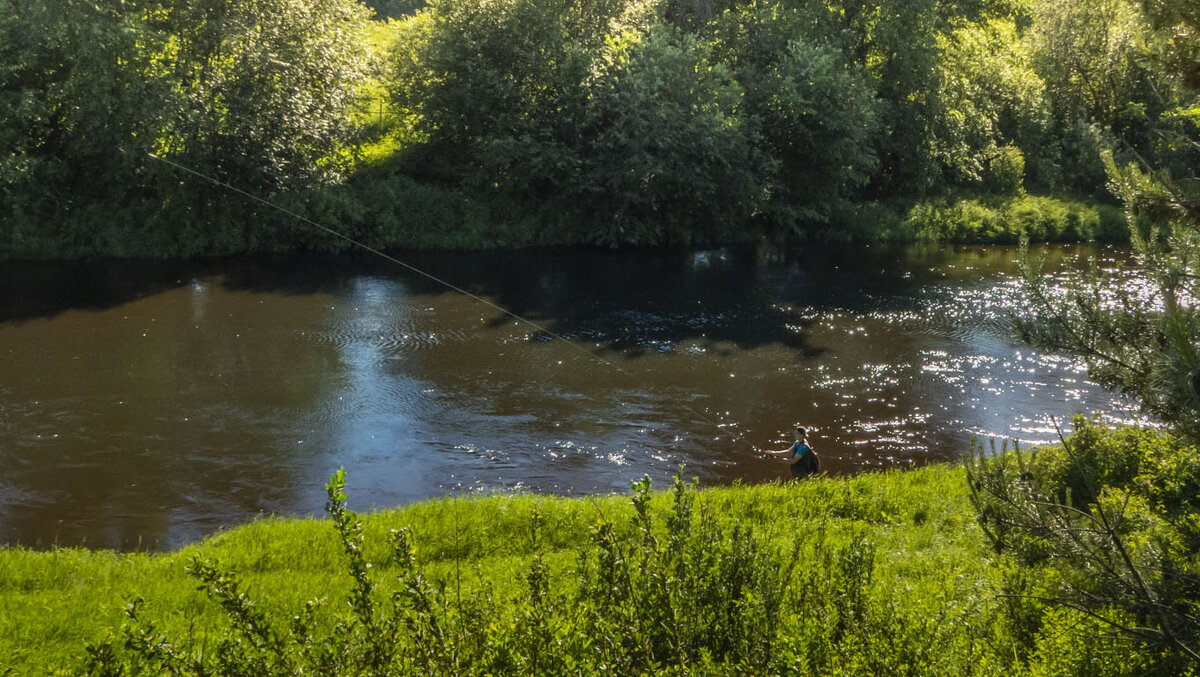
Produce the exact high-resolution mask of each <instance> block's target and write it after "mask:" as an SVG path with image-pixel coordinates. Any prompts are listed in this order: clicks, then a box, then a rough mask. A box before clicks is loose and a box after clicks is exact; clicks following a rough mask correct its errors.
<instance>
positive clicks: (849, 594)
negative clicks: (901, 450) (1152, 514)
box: [80, 471, 978, 675]
mask: <svg viewBox="0 0 1200 677" xmlns="http://www.w3.org/2000/svg"><path fill="white" fill-rule="evenodd" d="M344 482H345V476H344V474H343V473H342V472H340V471H339V472H338V473H336V474H335V475H334V476H333V477H332V478H331V480H330V483H329V485H328V486H327V491H328V496H329V502H328V504H327V511H328V513H329V514H330V516H331V518H332V523H333V526H334V528H335V530H336V532H337V534H338V540H339V542H340V546H341V550H342V554H343V562H344V571H345V572H346V576H347V578H348V579H349V585H348V586H347V588H346V589H347V590H348V592H347V593H346V597H345V600H344V603H343V604H341V605H336V606H335V607H334V608H331V607H330V605H329V603H328V602H327V601H325V600H313V601H311V602H309V603H307V604H305V605H304V608H303V609H302V610H300V611H299V612H298V613H294V614H292V615H290V616H289V615H287V614H280V613H278V612H273V611H269V610H267V609H266V607H265V606H264V605H262V604H260V603H258V602H257V601H256V600H255V599H254V598H253V597H252V596H251V595H250V594H249V592H248V591H247V590H246V589H245V587H244V586H243V584H242V583H241V578H240V576H239V575H238V574H236V573H235V572H233V571H232V570H230V569H229V568H227V567H223V566H221V565H220V564H218V563H216V562H215V561H212V560H204V559H199V558H194V559H193V560H192V561H191V563H190V564H189V565H188V567H187V569H188V574H189V575H190V576H191V577H192V578H193V579H194V580H195V581H196V582H197V583H198V585H199V587H200V589H201V590H203V591H204V592H205V593H206V595H207V596H208V597H209V598H210V599H211V600H212V601H214V602H216V604H217V605H218V606H219V607H220V608H221V609H222V611H223V613H224V616H225V618H226V623H225V624H224V626H223V627H218V628H195V627H193V631H192V633H190V634H189V635H187V636H184V637H171V636H168V635H167V634H166V633H164V632H162V631H160V630H159V629H158V628H157V626H156V624H155V623H154V622H153V620H151V619H150V618H148V617H147V614H146V612H145V608H144V603H143V602H142V601H140V600H138V601H135V602H133V603H131V604H130V605H129V606H128V607H127V608H126V622H125V623H124V624H123V626H122V627H121V628H120V629H119V630H116V631H114V632H113V633H111V634H110V636H109V637H108V638H107V639H104V640H102V641H99V642H95V643H93V644H91V645H89V647H88V650H87V655H86V657H85V658H84V660H83V662H82V664H81V666H80V667H81V671H82V672H83V673H84V674H105V675H135V674H161V673H164V672H168V673H171V674H180V675H200V674H214V673H215V674H228V675H250V674H254V675H276V674H279V675H283V674H296V673H305V674H325V675H334V674H338V675H342V674H371V675H389V674H413V673H417V672H419V673H421V674H431V675H437V674H456V675H457V674H517V673H521V674H523V673H533V674H547V673H549V674H596V673H598V672H613V673H616V674H664V673H665V674H678V673H681V672H688V673H692V672H695V673H700V674H732V673H739V674H740V673H745V672H748V671H749V672H757V673H762V672H783V671H790V670H798V669H799V670H803V669H810V670H815V671H819V672H829V673H845V674H860V673H862V672H866V671H879V670H886V669H887V667H888V666H895V665H906V666H909V669H910V670H911V671H912V673H913V674H928V673H930V672H936V671H945V670H950V671H953V672H959V673H969V672H972V671H974V667H978V666H977V665H975V666H972V662H971V659H970V657H969V656H970V644H969V643H968V644H966V645H962V644H961V643H960V641H959V640H952V638H951V633H952V631H953V627H954V626H953V625H952V624H947V623H940V622H938V620H937V619H936V618H929V619H926V620H924V621H917V620H915V619H913V618H906V617H901V616H898V615H897V614H896V613H895V609H896V607H894V606H892V604H894V603H889V602H887V601H886V600H885V599H883V598H880V597H878V594H879V593H878V592H877V590H876V587H875V586H874V585H873V580H874V572H875V570H876V566H877V564H876V548H875V546H874V545H873V543H872V542H871V541H869V540H868V539H867V538H865V537H864V536H863V534H862V533H861V532H859V533H858V534H857V535H855V536H852V537H850V538H849V539H848V540H844V541H842V543H841V544H840V545H838V544H835V541H834V540H833V539H832V538H830V537H829V536H828V535H827V534H826V531H825V529H824V528H823V527H818V528H817V529H816V531H815V536H814V537H812V538H807V539H798V538H785V539H782V540H780V539H766V538H763V537H762V536H759V535H756V534H755V533H754V532H753V531H752V530H750V529H748V528H746V527H743V526H741V525H737V524H734V525H732V526H729V525H728V524H727V523H726V522H725V521H724V520H721V519H719V518H718V516H717V515H716V514H715V511H714V509H712V508H710V507H707V506H706V505H705V504H704V502H703V501H701V500H699V499H701V496H700V495H699V494H698V493H697V492H696V489H695V487H694V486H692V485H688V484H686V483H684V482H683V481H682V480H680V479H678V478H677V479H676V481H675V484H674V487H673V490H672V492H671V504H670V506H669V508H668V509H667V510H666V511H665V512H660V511H658V510H656V509H654V508H653V506H652V503H653V502H654V498H655V497H654V494H652V493H651V492H650V483H649V481H648V480H641V481H639V482H635V483H634V485H633V494H632V496H631V500H630V503H631V505H632V515H631V516H630V519H629V521H623V520H622V521H610V520H608V519H606V518H605V517H604V515H603V513H602V512H601V516H600V519H599V521H598V522H597V523H596V525H595V527H594V528H593V530H592V532H591V537H590V539H589V540H590V544H588V545H585V546H583V547H581V548H580V549H579V550H578V552H577V557H576V559H575V561H574V563H573V564H572V563H571V562H570V561H564V562H554V561H552V560H551V559H550V558H549V556H548V555H547V554H546V553H545V552H544V550H543V548H544V546H543V543H542V539H543V535H542V534H543V531H544V530H545V528H546V520H547V516H545V515H543V514H542V513H540V512H539V511H536V510H535V511H533V512H532V513H531V514H530V515H529V517H528V520H527V525H528V526H527V532H526V536H527V538H528V541H529V548H530V550H531V552H532V553H533V554H532V556H531V557H529V558H528V559H526V560H524V562H523V565H522V568H521V570H520V571H519V573H518V574H517V576H516V578H517V581H516V582H517V584H516V585H515V586H514V587H512V588H510V589H511V591H512V592H511V594H510V596H507V597H504V598H501V597H498V596H497V595H496V594H495V593H494V591H493V590H492V588H491V587H490V586H487V585H484V586H478V587H473V588H472V587H467V586H464V585H463V582H462V579H461V578H460V576H459V574H457V573H455V574H453V575H450V576H433V575H430V574H429V573H427V571H426V566H425V564H424V563H423V558H422V557H421V555H420V553H419V551H418V550H417V547H416V544H415V542H414V540H413V538H412V535H411V532H409V531H408V530H406V529H400V530H393V531H392V532H391V535H390V539H389V540H390V548H389V550H390V553H389V555H388V556H387V561H386V562H378V561H375V562H372V561H371V559H369V558H368V556H367V551H368V550H369V547H368V545H367V544H366V543H365V539H364V535H363V531H362V527H361V521H360V520H359V519H358V517H357V516H356V515H355V514H354V513H352V512H350V511H349V510H348V509H347V508H346V504H345V501H346V495H345V493H344ZM388 579H390V580H391V582H390V583H388V582H385V581H386V580H388ZM944 613H945V612H944ZM956 613H958V612H956ZM961 613H968V612H967V611H966V610H962V611H961ZM935 647H940V649H935ZM951 647H954V648H953V649H951Z"/></svg>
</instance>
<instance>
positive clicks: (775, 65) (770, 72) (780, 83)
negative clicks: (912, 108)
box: [714, 5, 881, 233]
mask: <svg viewBox="0 0 1200 677" xmlns="http://www.w3.org/2000/svg"><path fill="white" fill-rule="evenodd" d="M809 26H810V22H809V20H808V19H807V17H806V16H805V14H803V13H802V12H799V11H797V10H794V9H789V8H787V7H786V6H782V5H762V6H759V5H744V6H742V7H739V8H738V9H737V10H735V11H731V12H727V13H726V14H725V15H724V16H723V17H722V20H721V21H720V22H719V23H718V24H717V26H716V28H715V32H716V35H715V38H714V42H715V43H716V45H717V47H716V50H717V54H718V55H719V58H720V60H721V61H722V62H724V63H728V64H731V65H732V66H733V67H734V68H735V69H736V70H735V71H734V73H735V76H736V78H737V80H738V82H739V83H740V84H741V85H742V87H743V88H744V89H745V97H744V98H745V104H744V112H743V114H742V115H743V117H744V118H745V120H746V124H747V125H750V126H752V128H753V129H754V130H756V136H757V139H756V143H757V145H758V151H759V154H760V155H761V156H762V157H763V158H764V161H765V162H764V170H765V173H764V175H763V178H762V180H761V183H762V190H763V192H764V195H765V204H764V205H763V207H762V210H761V216H762V217H763V218H764V219H765V220H766V222H767V223H768V225H769V227H770V228H772V229H778V230H779V231H781V232H782V233H796V232H799V231H801V230H803V229H804V228H806V227H811V226H813V225H815V224H824V223H827V222H828V221H829V220H830V218H831V216H833V215H834V214H835V213H836V212H837V211H838V210H839V209H840V208H842V207H843V206H844V205H845V204H846V203H847V201H848V200H849V199H850V198H851V197H852V196H853V194H854V191H855V190H856V189H858V188H859V187H861V186H863V185H864V184H865V183H866V182H867V181H868V179H869V178H870V176H871V173H872V172H873V170H874V169H875V167H876V165H877V156H876V152H875V143H876V141H877V138H878V134H879V131H880V126H881V119H880V115H879V109H880V102H879V101H878V99H876V97H875V86H874V83H873V82H871V81H870V80H869V79H868V77H867V75H866V72H865V70H864V69H862V68H859V67H856V66H853V65H850V64H847V63H846V62H845V59H844V57H843V54H842V53H841V52H840V51H838V50H837V49H835V48H834V47H832V46H829V45H820V44H817V43H814V42H812V41H809V40H807V39H805V38H803V37H801V36H802V35H803V34H804V32H805V31H806V29H807V28H808V27H809Z"/></svg>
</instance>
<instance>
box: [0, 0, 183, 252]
mask: <svg viewBox="0 0 1200 677" xmlns="http://www.w3.org/2000/svg"><path fill="white" fill-rule="evenodd" d="M157 11H158V5H157V3H155V2H135V1H131V2H127V3H120V4H111V3H104V4H95V3H90V2H83V1H80V0H0V64H3V65H0V255H3V254H10V255H11V254H20V255H25V256H55V255H57V256H64V255H65V256H71V255H78V254H81V253H85V252H87V251H88V249H89V247H91V246H92V243H93V241H94V240H95V239H96V238H98V237H105V233H111V232H112V230H113V228H112V226H110V225H107V224H103V223H102V222H104V221H109V220H114V219H120V218H122V217H123V216H125V215H128V213H129V212H131V211H132V212H133V213H135V214H138V215H143V214H144V213H145V207H146V206H147V205H150V206H152V204H153V197H152V195H149V194H148V190H149V188H150V187H151V186H152V185H153V182H152V181H150V180H149V177H148V172H147V169H146V166H145V164H146V163H145V153H146V152H147V151H148V150H150V149H151V147H152V144H153V141H154V139H155V137H156V135H157V134H158V132H159V129H160V126H161V124H162V121H163V120H164V118H165V117H166V116H167V102H169V100H170V96H171V92H170V88H169V87H168V86H167V83H165V82H164V81H163V80H162V79H161V78H158V77H157V75H158V73H159V72H160V67H159V65H158V64H157V63H156V62H155V53H156V50H159V49H161V48H162V45H163V44H164V42H165V40H166V38H165V36H163V35H161V34H159V33H157V32H156V31H154V30H153V29H152V28H150V27H149V26H148V25H147V18H148V17H151V16H153V15H155V14H156V13H157ZM97 231H101V232H97Z"/></svg>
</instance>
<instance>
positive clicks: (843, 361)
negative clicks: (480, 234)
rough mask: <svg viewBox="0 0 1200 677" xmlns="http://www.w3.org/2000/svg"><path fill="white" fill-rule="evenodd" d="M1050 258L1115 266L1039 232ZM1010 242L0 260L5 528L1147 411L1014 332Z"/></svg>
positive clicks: (18, 539) (139, 540)
mask: <svg viewBox="0 0 1200 677" xmlns="http://www.w3.org/2000/svg"><path fill="white" fill-rule="evenodd" d="M1044 251H1045V253H1046V254H1047V256H1048V264H1047V266H1048V268H1047V269H1048V270H1052V271H1053V270H1061V269H1062V268H1063V267H1064V266H1068V267H1069V266H1075V265H1082V261H1083V260H1084V259H1085V258H1086V257H1088V256H1091V255H1096V254H1098V255H1099V256H1100V257H1101V258H1102V259H1104V260H1105V262H1106V264H1105V265H1109V266H1117V265H1121V264H1122V263H1123V262H1124V261H1125V259H1126V258H1127V254H1126V253H1123V252H1121V251H1119V250H1098V249H1094V248H1090V247H1087V246H1061V247H1050V248H1047V249H1045V250H1044ZM1017 257H1018V252H1017V250H1016V249H1015V248H1010V247H942V248H935V249H929V248H924V249H922V248H910V249H903V250H894V249H893V250H887V249H879V248H873V249H866V250H855V251H841V250H828V249H824V248H817V247H814V248H809V249H806V250H797V251H794V252H790V253H789V254H787V255H784V256H777V257H774V258H772V259H770V260H764V258H763V257H762V256H759V255H756V254H755V253H754V252H739V251H732V250H714V251H700V252H689V253H679V252H674V253H668V252H647V251H635V252H629V251H580V250H534V251H523V252H499V253H496V252H492V253H421V254H404V255H400V258H402V259H403V260H405V261H407V262H409V263H411V264H413V265H415V266H417V267H419V268H421V269H422V270H425V271H428V272H429V273H431V274H432V275H435V276H437V277H439V278H442V279H445V280H448V281H450V282H452V283H453V284H455V285H458V286H460V287H462V288H464V289H466V290H467V291H469V292H471V293H472V294H476V295H478V296H480V297H482V298H484V299H487V300H488V301H489V302H491V303H494V304H496V305H497V306H499V307H501V308H504V309H507V310H509V311H511V312H513V313H515V314H517V315H520V316H522V317H524V318H527V319H529V320H531V321H532V322H534V323H536V324H537V325H538V327H540V328H538V327H533V326H530V325H528V324H524V323H522V322H518V321H517V320H515V319H513V318H512V317H510V316H508V315H506V314H505V313H503V312H501V311H499V310H497V309H496V308H495V307H492V306H489V305H486V304H484V303H481V302H479V301H477V300H474V299H472V298H470V297H468V296H465V295H463V294H460V293H457V292H453V291H450V290H449V289H447V288H446V287H444V286H442V285H440V284H438V283H436V282H433V281H431V280H429V279H427V278H425V277H422V276H421V275H418V274H415V273H412V272H410V271H408V270H406V269H405V268H403V267H401V266H398V265H396V264H395V263H391V262H388V261H386V260H383V259H381V258H378V257H372V256H369V255H340V256H289V257H286V258H283V257H281V258H241V259H233V260H221V261H206V262H199V263H178V262H111V261H109V262H97V263H74V264H44V263H36V264H33V263H29V264H26V263H15V264H14V263H10V264H6V265H5V266H4V267H3V269H2V270H0V468H3V470H2V472H0V543H6V544H21V545H28V546H32V547H42V548H45V547H51V546H54V545H63V546H68V545H80V544H82V545H86V546H89V547H111V548H122V549H168V548H175V547H178V546H179V545H181V544H184V543H187V542H190V541H193V540H195V539H197V538H200V537H202V536H204V535H206V534H209V533H212V532H213V531H216V530H218V529H221V528H225V527H229V526H233V525H236V524H239V523H242V522H245V521H247V520H250V519H253V518H254V517H255V516H258V515H264V514H283V515H297V514H300V515H303V514H315V513H320V511H321V509H322V506H323V504H324V491H323V483H324V482H325V480H326V479H327V478H328V476H329V474H330V473H331V472H333V471H334V470H336V469H337V468H338V467H339V466H344V467H345V468H346V470H347V473H348V477H349V482H348V489H349V493H350V497H351V498H350V502H351V506H352V507H354V508H356V509H363V510H365V509H371V508H376V507H383V506H392V505H397V504H403V503H406V502H411V501H414V500H418V499H422V498H427V497H433V496H442V495H447V494H454V493H459V492H493V491H502V492H508V491H534V492H551V493H557V494H585V493H595V492H612V491H623V490H625V489H627V487H628V484H629V482H630V480H632V479H635V478H638V477H640V476H642V475H643V474H649V475H650V476H651V477H652V478H654V480H655V481H656V483H658V484H659V486H661V485H662V482H663V481H665V480H667V478H669V477H670V475H671V474H672V473H674V472H675V469H676V468H677V466H678V465H680V464H683V465H684V466H685V469H686V470H685V472H686V474H687V475H688V476H689V477H691V476H698V477H699V478H700V480H701V484H702V485H706V486H710V485H718V484H728V483H731V482H734V481H742V482H748V483H753V482H764V481H770V480H776V479H784V478H785V477H786V476H787V475H786V467H784V466H783V465H782V464H780V463H779V462H769V461H765V460H762V459H760V458H759V457H758V456H757V455H756V454H755V453H754V450H755V449H756V448H776V449H780V448H785V447H786V446H787V444H788V442H789V430H790V428H791V426H792V425H793V424H794V423H795V422H802V423H804V424H806V425H808V426H810V427H812V428H814V429H815V433H814V434H813V436H812V437H811V438H810V439H811V441H812V442H813V444H814V446H815V447H816V448H817V450H818V451H819V452H820V455H821V458H822V461H823V464H824V466H825V468H826V469H827V470H829V471H830V472H833V473H852V472H859V471H864V470H871V469H878V468H907V467H911V466H916V465H920V464H924V463H928V462H936V461H947V460H952V459H955V458H957V457H958V456H959V455H960V454H961V453H962V452H963V451H964V449H965V448H966V447H967V445H968V444H969V441H970V439H971V438H972V437H973V436H979V437H983V438H993V439H1010V438H1011V439H1016V440H1020V441H1022V442H1023V443H1026V444H1029V443H1037V442H1047V441H1051V440H1053V439H1054V438H1055V437H1056V432H1055V430H1054V427H1053V425H1052V423H1051V420H1052V419H1051V417H1055V418H1056V419H1057V420H1059V421H1060V422H1061V421H1064V420H1067V421H1069V418H1070V416H1071V415H1073V414H1075V413H1080V412H1092V411H1096V412H1099V413H1100V414H1101V416H1102V417H1104V418H1105V419H1106V420H1111V421H1130V420H1133V419H1134V418H1135V416H1136V414H1135V412H1133V411H1132V410H1131V409H1130V407H1129V405H1128V404H1127V403H1125V402H1124V401H1122V400H1121V399H1120V398H1119V397H1117V396H1115V395H1113V394H1112V393H1109V392H1106V391H1105V390H1103V389H1101V388H1099V387H1098V386H1096V385H1094V384H1092V383H1090V382H1089V381H1088V380H1087V378H1086V374H1085V372H1084V370H1083V369H1082V368H1081V366H1080V365H1079V364H1078V363H1076V362H1075V361H1073V360H1071V359H1068V358H1066V357H1063V356H1058V355H1050V354H1046V353H1043V352H1039V351H1036V350H1033V349H1031V348H1029V347H1027V346H1022V345H1020V344H1018V343H1017V342H1016V341H1015V340H1014V339H1013V337H1012V336H1011V335H1010V331H1009V329H1008V317H1009V313H1010V311H1012V310H1016V311H1019V310H1020V309H1021V306H1022V302H1021V296H1020V283H1019V277H1018V275H1017V268H1016V263H1015V262H1016V259H1017Z"/></svg>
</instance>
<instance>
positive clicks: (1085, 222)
mask: <svg viewBox="0 0 1200 677" xmlns="http://www.w3.org/2000/svg"><path fill="white" fill-rule="evenodd" d="M904 227H905V229H907V230H909V231H910V232H913V233H915V234H916V238H917V239H918V240H924V241H928V242H958V243H1003V244H1015V243H1017V242H1019V241H1020V240H1021V239H1022V238H1023V237H1024V238H1028V239H1029V241H1031V242H1082V241H1092V240H1102V241H1106V242H1120V241H1128V239H1129V230H1128V227H1127V226H1126V225H1125V219H1124V216H1123V215H1122V214H1121V212H1120V210H1118V209H1116V208H1115V207H1110V206H1108V205H1091V204H1087V203H1083V202H1075V201H1071V200H1064V199H1060V198H1054V197H1047V196H1041V195H1021V196H1018V197H1010V198H990V199H989V198H980V199H962V200H958V201H956V202H945V201H934V202H922V203H919V204H917V205H916V206H914V207H913V208H912V209H911V210H910V211H909V213H908V218H907V219H906V220H905V224H904Z"/></svg>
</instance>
